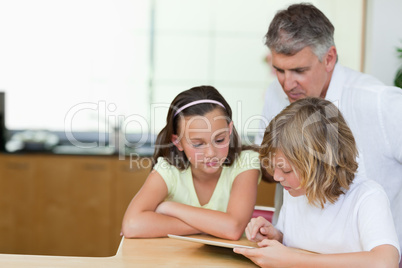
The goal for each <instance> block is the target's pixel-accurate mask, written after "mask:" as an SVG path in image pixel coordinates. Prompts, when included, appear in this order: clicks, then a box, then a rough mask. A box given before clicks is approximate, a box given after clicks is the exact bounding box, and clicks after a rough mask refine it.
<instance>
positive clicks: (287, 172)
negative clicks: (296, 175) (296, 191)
mask: <svg viewBox="0 0 402 268" xmlns="http://www.w3.org/2000/svg"><path fill="white" fill-rule="evenodd" d="M282 172H283V173H285V174H289V173H290V172H292V170H282Z"/></svg>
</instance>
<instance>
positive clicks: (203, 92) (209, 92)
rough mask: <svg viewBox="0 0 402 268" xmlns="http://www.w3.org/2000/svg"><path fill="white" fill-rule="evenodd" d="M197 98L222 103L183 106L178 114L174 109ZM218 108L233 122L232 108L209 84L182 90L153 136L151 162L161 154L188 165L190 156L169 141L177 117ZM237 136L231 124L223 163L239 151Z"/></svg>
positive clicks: (175, 163)
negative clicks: (226, 152)
mask: <svg viewBox="0 0 402 268" xmlns="http://www.w3.org/2000/svg"><path fill="white" fill-rule="evenodd" d="M197 100H214V101H218V102H220V103H221V104H222V105H223V106H224V108H223V107H221V106H220V105H218V104H215V103H200V104H196V105H193V106H189V107H188V108H185V109H183V110H182V111H180V112H179V113H178V114H177V115H175V113H176V112H177V111H178V110H179V109H180V108H181V107H183V106H184V105H186V104H189V103H191V102H193V101H197ZM217 108H218V109H221V111H222V113H223V114H224V116H225V118H226V121H227V123H228V124H229V123H230V122H232V109H231V108H230V106H229V104H228V103H227V102H226V100H225V99H224V98H223V96H222V95H221V94H220V93H219V92H218V90H216V89H215V88H214V87H212V86H199V87H193V88H191V89H188V90H186V91H183V92H181V93H180V94H179V95H177V96H176V98H175V99H174V100H173V101H172V103H171V104H170V107H169V111H168V114H167V117H166V126H165V127H164V128H163V129H162V130H161V132H159V134H158V137H157V138H156V144H155V152H154V155H153V157H152V160H153V161H152V163H153V165H155V163H156V161H157V159H158V157H161V156H162V157H164V158H165V159H166V161H168V162H169V164H171V165H173V166H175V167H177V168H178V169H180V170H184V169H186V168H187V167H188V166H189V160H188V158H187V156H186V155H185V154H184V152H181V151H179V150H178V149H177V148H176V146H175V145H174V144H173V142H172V135H177V134H178V131H179V129H178V126H179V121H180V120H181V119H183V118H184V117H187V116H196V115H197V116H203V115H205V114H207V113H209V112H211V111H212V110H214V109H217ZM241 150H242V148H241V141H240V137H239V135H238V133H237V131H236V128H235V127H234V126H233V130H232V134H231V135H230V145H229V153H228V156H227V158H226V160H225V162H224V165H228V166H230V165H232V164H233V162H234V160H235V159H236V158H237V157H238V156H239V154H240V152H241Z"/></svg>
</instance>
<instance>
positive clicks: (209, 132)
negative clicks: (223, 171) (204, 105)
mask: <svg viewBox="0 0 402 268" xmlns="http://www.w3.org/2000/svg"><path fill="white" fill-rule="evenodd" d="M226 119H227V118H226V117H225V115H224V114H223V113H222V111H221V109H215V110H213V111H211V112H209V113H207V114H205V115H204V116H189V117H185V118H184V120H183V119H182V120H180V122H179V133H180V134H179V136H178V135H173V137H172V140H173V143H174V144H175V145H176V147H177V148H178V149H179V150H180V151H184V153H185V154H186V156H187V158H188V159H189V161H190V163H191V167H192V169H196V170H200V171H202V172H205V173H208V174H210V173H215V172H217V171H218V170H220V168H221V165H222V163H223V162H224V161H225V160H226V157H227V156H228V153H229V144H230V134H231V133H232V125H233V124H232V123H230V124H228V123H227V120H226Z"/></svg>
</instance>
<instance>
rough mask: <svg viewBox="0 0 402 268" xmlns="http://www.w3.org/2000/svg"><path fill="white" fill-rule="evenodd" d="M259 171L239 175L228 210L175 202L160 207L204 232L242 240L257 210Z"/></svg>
mask: <svg viewBox="0 0 402 268" xmlns="http://www.w3.org/2000/svg"><path fill="white" fill-rule="evenodd" d="M259 172H260V171H259V170H257V169H251V170H247V171H244V172H242V173H240V174H239V175H238V176H237V177H236V178H235V180H234V182H233V185H232V190H231V193H230V199H229V204H228V207H227V211H226V213H225V212H221V211H216V210H210V209H204V208H199V207H193V206H189V205H185V204H180V203H174V202H164V203H163V204H162V205H161V206H160V207H158V210H159V211H160V212H161V213H163V214H165V215H169V216H173V217H176V218H178V219H180V220H182V221H184V222H185V223H187V224H188V225H191V226H193V228H195V229H197V230H200V231H202V232H204V233H208V234H211V235H214V236H217V237H221V238H225V239H230V240H238V239H240V237H241V236H242V234H243V232H244V229H245V228H246V226H247V223H248V222H249V221H250V218H251V215H252V213H253V210H254V205H255V202H256V198H257V186H258V177H259Z"/></svg>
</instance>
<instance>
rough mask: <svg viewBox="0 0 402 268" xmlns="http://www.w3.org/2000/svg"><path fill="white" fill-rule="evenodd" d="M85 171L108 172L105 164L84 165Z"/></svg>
mask: <svg viewBox="0 0 402 268" xmlns="http://www.w3.org/2000/svg"><path fill="white" fill-rule="evenodd" d="M83 167H84V169H85V170H90V171H104V170H106V169H107V168H106V166H105V165H103V164H84V166H83Z"/></svg>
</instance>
